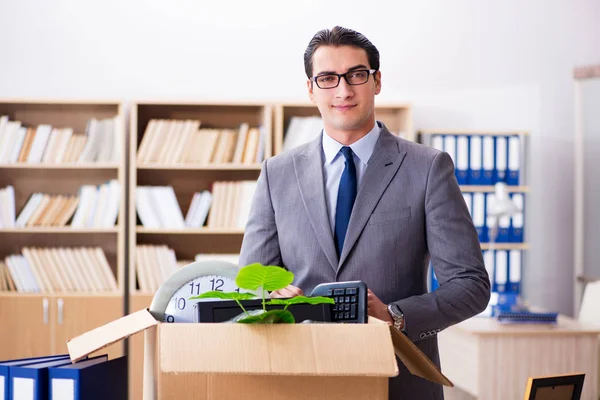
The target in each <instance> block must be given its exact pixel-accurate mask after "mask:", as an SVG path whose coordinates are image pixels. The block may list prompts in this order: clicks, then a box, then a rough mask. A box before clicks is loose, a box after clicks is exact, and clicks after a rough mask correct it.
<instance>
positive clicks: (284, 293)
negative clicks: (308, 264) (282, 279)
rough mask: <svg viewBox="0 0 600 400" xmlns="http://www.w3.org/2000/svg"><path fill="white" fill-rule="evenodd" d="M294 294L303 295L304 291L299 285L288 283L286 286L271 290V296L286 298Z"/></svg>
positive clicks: (294, 295)
mask: <svg viewBox="0 0 600 400" xmlns="http://www.w3.org/2000/svg"><path fill="white" fill-rule="evenodd" d="M296 296H304V292H303V291H302V289H300V288H299V287H296V286H293V285H288V286H287V287H285V288H283V289H279V290H274V291H272V292H271V298H273V299H276V298H281V297H283V298H288V297H296Z"/></svg>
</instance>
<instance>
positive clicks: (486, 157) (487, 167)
mask: <svg viewBox="0 0 600 400" xmlns="http://www.w3.org/2000/svg"><path fill="white" fill-rule="evenodd" d="M494 147H495V146H494V137H493V136H484V137H483V161H482V162H483V178H482V180H481V184H482V185H492V184H493V183H494V168H495V159H494Z"/></svg>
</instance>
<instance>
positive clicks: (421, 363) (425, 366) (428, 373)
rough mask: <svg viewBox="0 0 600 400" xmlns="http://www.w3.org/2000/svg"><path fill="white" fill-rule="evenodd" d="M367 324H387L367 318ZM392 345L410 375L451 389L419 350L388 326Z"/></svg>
mask: <svg viewBox="0 0 600 400" xmlns="http://www.w3.org/2000/svg"><path fill="white" fill-rule="evenodd" d="M369 324H373V325H382V324H383V325H386V326H389V324H388V323H386V322H384V321H382V320H380V319H377V318H373V317H369ZM389 330H390V332H391V334H392V342H393V343H394V352H395V353H396V355H397V356H398V358H399V359H400V361H402V363H403V364H404V365H405V366H406V368H408V370H409V371H410V373H411V374H413V375H416V376H420V377H421V378H423V379H427V380H428V381H431V382H435V383H439V384H440V385H444V386H449V387H453V386H454V384H453V383H452V382H451V381H450V380H449V379H448V378H446V377H445V376H444V374H442V372H441V371H440V370H439V369H438V367H437V366H436V365H435V364H434V363H433V362H432V361H431V360H430V359H429V358H428V357H427V356H426V355H425V354H424V353H423V352H422V351H421V349H419V348H418V347H417V346H416V345H415V344H414V343H413V342H412V341H411V340H410V339H409V338H408V337H407V336H406V335H405V334H403V333H401V332H398V330H397V329H395V328H394V327H392V326H389Z"/></svg>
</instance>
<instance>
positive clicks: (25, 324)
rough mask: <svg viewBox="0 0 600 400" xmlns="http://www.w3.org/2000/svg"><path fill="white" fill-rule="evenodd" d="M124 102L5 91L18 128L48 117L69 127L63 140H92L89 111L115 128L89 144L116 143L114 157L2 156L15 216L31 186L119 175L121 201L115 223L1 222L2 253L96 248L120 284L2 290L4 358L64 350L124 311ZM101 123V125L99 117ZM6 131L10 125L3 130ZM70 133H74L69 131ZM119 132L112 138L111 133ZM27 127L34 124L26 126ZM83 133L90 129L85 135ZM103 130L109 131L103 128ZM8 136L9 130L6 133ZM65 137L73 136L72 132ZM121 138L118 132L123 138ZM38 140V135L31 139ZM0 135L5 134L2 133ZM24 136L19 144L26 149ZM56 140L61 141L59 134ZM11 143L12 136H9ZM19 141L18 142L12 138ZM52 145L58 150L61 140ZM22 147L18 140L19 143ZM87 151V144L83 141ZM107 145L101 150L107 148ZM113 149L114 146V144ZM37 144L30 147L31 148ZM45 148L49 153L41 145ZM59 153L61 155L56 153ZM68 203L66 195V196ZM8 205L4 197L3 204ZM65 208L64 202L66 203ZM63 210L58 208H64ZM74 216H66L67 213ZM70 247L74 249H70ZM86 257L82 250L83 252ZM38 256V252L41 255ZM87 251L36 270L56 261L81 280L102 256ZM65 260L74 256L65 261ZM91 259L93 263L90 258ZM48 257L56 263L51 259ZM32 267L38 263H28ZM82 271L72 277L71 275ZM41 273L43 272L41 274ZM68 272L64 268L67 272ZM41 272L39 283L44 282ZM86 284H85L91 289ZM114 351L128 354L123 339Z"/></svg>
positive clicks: (40, 189)
mask: <svg viewBox="0 0 600 400" xmlns="http://www.w3.org/2000/svg"><path fill="white" fill-rule="evenodd" d="M123 111H124V110H123V106H122V104H121V103H120V102H118V101H95V100H89V101H87V100H86V101H83V100H82V101H72V100H62V99H0V116H2V115H5V116H8V119H9V120H10V121H11V122H12V121H14V122H19V123H20V126H21V128H32V131H33V133H32V138H33V137H36V138H37V136H38V133H39V131H38V130H37V127H38V126H39V125H42V124H47V125H50V126H51V127H52V128H53V129H54V128H56V129H57V130H61V132H62V130H64V129H67V130H72V132H69V135H68V136H66V135H65V136H64V139H63V140H64V146H71V140H72V141H73V142H74V141H75V139H76V138H77V139H82V140H84V139H85V140H84V142H82V143H86V145H88V144H89V142H90V141H91V139H90V137H91V136H90V132H91V128H89V126H88V121H90V119H96V120H98V121H103V120H110V124H111V125H110V126H111V129H110V130H108V129H107V128H106V129H107V130H98V131H96V132H95V135H96V139H95V140H96V142H94V143H93V146H92V144H89V146H90V149H94V151H96V150H98V154H99V153H100V152H101V150H100V149H101V148H103V147H101V146H102V145H104V144H105V143H107V142H106V140H109V142H110V143H111V149H117V150H119V151H114V152H112V153H111V156H110V157H108V158H109V159H110V161H101V160H100V156H99V155H98V156H97V157H95V156H90V155H89V154H91V153H89V154H88V156H89V157H92V158H95V159H96V160H97V161H94V160H93V159H90V160H87V161H83V159H84V158H83V156H81V157H82V158H81V160H82V161H79V160H71V161H69V162H65V161H59V159H58V158H57V159H47V160H46V159H43V160H40V161H39V162H35V160H18V161H17V162H7V161H6V160H3V161H2V162H1V163H0V188H5V187H7V186H12V187H13V188H14V209H15V216H19V213H20V212H21V211H22V210H23V208H24V207H25V205H26V204H27V203H28V201H29V200H30V198H31V196H32V195H33V194H34V193H43V194H48V195H70V196H73V197H74V196H77V195H79V194H80V188H81V187H82V186H83V185H102V184H105V183H106V182H108V181H111V180H114V181H116V182H118V184H119V185H120V193H119V195H118V197H117V198H115V199H114V200H115V202H116V203H117V204H118V214H117V215H116V224H115V225H114V226H110V227H102V228H100V227H99V228H93V227H81V228H73V227H71V226H69V225H70V223H68V224H66V225H64V226H24V227H17V226H10V227H2V228H0V259H1V261H5V258H6V257H8V256H10V255H15V254H22V252H23V249H34V251H36V250H35V249H47V248H53V249H56V248H70V249H72V248H88V249H89V248H99V249H100V250H101V253H103V254H104V256H105V260H106V261H107V263H108V266H107V269H105V270H104V272H106V273H108V274H110V276H109V279H113V282H115V283H116V284H115V286H111V288H102V289H98V288H94V289H89V288H90V287H91V286H87V283H86V285H82V286H72V287H69V288H67V289H64V290H59V289H57V288H56V287H50V286H48V287H42V285H40V286H39V287H40V288H41V289H42V290H40V291H39V292H35V293H28V292H20V291H2V292H0V318H2V321H3V323H2V324H0V337H2V344H1V345H0V359H11V358H23V357H33V356H41V355H48V354H58V353H66V352H67V347H66V340H67V339H69V338H72V337H74V336H77V335H79V334H81V333H83V332H86V331H88V330H90V329H92V328H94V327H97V326H99V325H101V324H105V323H107V322H109V321H111V320H114V319H116V318H119V317H121V316H122V315H123V311H124V310H123V304H124V293H125V238H126V232H125V222H126V221H125V214H124V211H125V210H126V207H125V194H126V193H125V188H126V185H125V178H126V171H125V168H126V162H125V156H126V154H125V151H124V146H125V123H124V114H123ZM102 129H105V128H104V125H102ZM3 133H4V134H5V136H6V135H8V134H7V131H6V130H4V132H3ZM71 133H72V135H71ZM109 133H110V134H111V135H114V136H111V137H110V138H109V137H108V136H107V135H108V134H109ZM27 134H29V131H28V132H27ZM84 134H85V135H84ZM103 134H105V136H102V135H103ZM52 135H55V132H54V130H53V131H52V133H50V136H49V139H48V141H47V142H46V144H44V145H43V147H42V150H43V149H45V150H44V151H45V152H46V150H47V151H50V150H49V149H50V148H52V147H51V144H50V143H52ZM6 137H8V136H6ZM57 137H58V136H57ZM67 138H68V139H67ZM119 138H120V139H119ZM32 140H35V139H32ZM0 141H1V140H0ZM24 143H26V139H24V141H23V145H22V146H23V147H22V148H21V151H25V150H24V148H25V144H24ZM55 143H59V139H56V142H55ZM11 145H12V144H11ZM15 146H16V145H15ZM56 146H57V147H54V149H55V151H56V153H55V154H58V153H59V152H58V150H56V149H59V148H60V147H59V145H58V144H56ZM16 149H18V147H16ZM69 149H70V147H64V148H63V150H62V151H63V153H62V154H63V156H64V158H62V159H63V160H64V159H66V157H67V156H66V154H67V153H68V151H69ZM79 150H80V151H81V152H83V150H84V148H83V144H82V147H80V148H79ZM102 151H103V150H102ZM111 151H112V150H111ZM31 152H33V147H32V148H31ZM44 154H46V153H44ZM56 157H58V155H57V156H56ZM65 204H66V203H65ZM4 206H6V205H4ZM65 209H66V206H65V208H64V209H62V208H61V210H63V211H64V210H65ZM63 211H61V212H63ZM71 218H72V216H71V217H69V221H70V220H71ZM71 254H73V255H71ZM80 255H81V257H83V258H79V257H80ZM36 257H37V256H36ZM87 257H88V253H85V255H84V253H83V252H82V253H79V250H78V253H77V256H75V252H73V253H69V255H68V259H65V258H54V260H53V261H52V262H50V263H49V260H50V259H48V258H45V259H43V260H42V259H41V258H40V263H39V264H38V266H37V267H36V271H37V273H38V274H39V273H40V271H43V272H42V273H43V274H47V273H50V270H51V269H52V268H55V267H56V266H57V265H58V266H59V268H60V269H61V271H62V273H67V274H72V275H71V276H70V277H68V278H67V280H70V281H71V282H79V283H81V282H82V281H81V280H78V279H80V278H81V277H83V273H82V271H83V270H89V271H92V272H94V273H98V271H99V270H98V271H93V269H94V268H96V267H98V264H96V265H95V266H91V265H92V264H94V263H97V262H99V261H98V260H99V259H90V258H87ZM65 260H70V261H69V262H66V261H65ZM90 263H91V264H90ZM50 264H53V266H52V267H51V266H50ZM30 268H31V270H34V268H33V267H30ZM76 275H77V276H78V278H74V276H76ZM37 276H38V277H39V276H40V275H37ZM63 276H64V275H63ZM39 283H40V282H39V280H38V284H39ZM86 288H87V289H86ZM106 351H107V352H108V353H109V356H110V357H111V358H112V357H116V356H119V355H122V354H123V348H122V345H120V344H116V345H112V346H110V347H109V348H108V349H107V350H106Z"/></svg>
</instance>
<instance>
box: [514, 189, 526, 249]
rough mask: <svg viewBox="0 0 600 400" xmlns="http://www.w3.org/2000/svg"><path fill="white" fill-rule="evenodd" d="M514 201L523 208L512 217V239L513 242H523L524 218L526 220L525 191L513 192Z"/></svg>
mask: <svg viewBox="0 0 600 400" xmlns="http://www.w3.org/2000/svg"><path fill="white" fill-rule="evenodd" d="M511 198H512V201H513V202H514V203H515V205H516V206H517V207H518V208H519V209H520V210H521V211H520V212H518V213H517V214H515V215H513V216H512V218H511V227H510V231H511V232H510V241H511V242H513V243H523V220H524V212H525V209H524V206H525V205H524V203H525V196H524V195H523V193H513V194H512V196H511Z"/></svg>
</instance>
